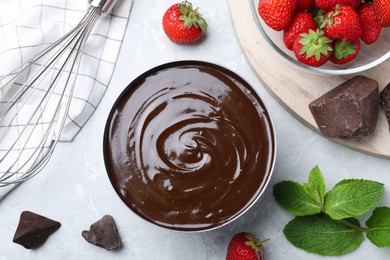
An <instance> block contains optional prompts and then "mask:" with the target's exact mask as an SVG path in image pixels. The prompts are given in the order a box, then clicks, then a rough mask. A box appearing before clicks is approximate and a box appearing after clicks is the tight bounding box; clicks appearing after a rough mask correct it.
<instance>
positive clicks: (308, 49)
mask: <svg viewBox="0 0 390 260" xmlns="http://www.w3.org/2000/svg"><path fill="white" fill-rule="evenodd" d="M300 37H301V38H300V40H299V42H300V43H301V44H302V48H301V49H300V50H299V54H300V55H302V54H306V58H307V59H308V58H310V57H312V56H315V58H316V60H317V61H319V60H320V59H321V54H323V55H325V56H327V55H328V53H329V52H330V51H332V47H331V46H330V45H329V43H330V42H332V41H331V40H330V39H329V38H327V37H325V36H324V31H322V30H320V29H317V30H316V31H313V30H311V29H310V30H309V33H302V34H300Z"/></svg>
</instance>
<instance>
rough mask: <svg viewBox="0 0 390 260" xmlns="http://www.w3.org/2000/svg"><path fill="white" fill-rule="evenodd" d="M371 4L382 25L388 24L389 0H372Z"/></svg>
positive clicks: (386, 25) (389, 19) (389, 14)
mask: <svg viewBox="0 0 390 260" xmlns="http://www.w3.org/2000/svg"><path fill="white" fill-rule="evenodd" d="M372 6H373V7H374V9H375V12H376V13H377V17H378V21H379V23H380V24H381V25H382V27H389V26H390V0H373V1H372Z"/></svg>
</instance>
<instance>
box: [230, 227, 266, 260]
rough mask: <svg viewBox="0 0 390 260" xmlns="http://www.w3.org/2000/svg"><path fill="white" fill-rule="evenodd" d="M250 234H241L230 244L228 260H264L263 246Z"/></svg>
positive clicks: (261, 242)
mask: <svg viewBox="0 0 390 260" xmlns="http://www.w3.org/2000/svg"><path fill="white" fill-rule="evenodd" d="M266 241H267V240H264V241H259V240H258V239H257V238H256V237H255V236H254V235H252V234H250V233H239V234H237V235H235V236H234V237H233V238H232V240H231V241H230V243H229V246H228V249H227V255H226V260H261V259H263V248H262V244H263V243H264V242H266Z"/></svg>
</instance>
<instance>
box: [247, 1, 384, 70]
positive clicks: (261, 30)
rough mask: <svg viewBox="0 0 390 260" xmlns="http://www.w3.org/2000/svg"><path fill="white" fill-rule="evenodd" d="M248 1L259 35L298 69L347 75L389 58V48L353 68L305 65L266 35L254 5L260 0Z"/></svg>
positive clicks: (369, 67) (371, 66)
mask: <svg viewBox="0 0 390 260" xmlns="http://www.w3.org/2000/svg"><path fill="white" fill-rule="evenodd" d="M248 1H249V5H250V8H251V13H252V16H253V20H254V21H255V23H256V27H257V29H258V30H259V31H260V33H261V35H262V36H263V37H264V38H265V40H266V41H267V42H268V43H269V44H270V45H271V46H272V48H274V49H275V50H276V52H277V53H278V54H279V55H281V56H282V57H284V58H285V59H287V60H288V61H290V62H291V63H292V64H294V65H295V66H297V67H299V68H300V69H304V70H306V71H310V72H315V73H317V74H325V75H332V76H340V75H349V74H356V73H360V72H363V71H366V70H368V69H371V68H373V67H375V66H377V65H379V64H381V63H382V62H384V61H386V60H387V59H389V58H390V49H389V50H388V51H387V52H386V53H385V54H384V55H382V56H381V57H379V58H377V59H375V60H373V61H371V62H369V63H367V64H364V65H360V66H357V67H353V68H347V69H339V70H332V69H323V68H321V67H312V66H309V65H306V64H304V63H301V62H299V61H297V60H296V59H294V58H292V57H291V56H289V55H287V54H286V53H285V52H284V51H283V50H281V49H280V48H279V47H278V46H277V45H276V44H275V43H274V42H273V41H272V39H271V38H270V37H269V36H268V34H267V33H266V32H265V30H264V28H263V26H262V25H261V22H260V19H259V15H258V12H257V8H256V6H255V1H260V0H248Z"/></svg>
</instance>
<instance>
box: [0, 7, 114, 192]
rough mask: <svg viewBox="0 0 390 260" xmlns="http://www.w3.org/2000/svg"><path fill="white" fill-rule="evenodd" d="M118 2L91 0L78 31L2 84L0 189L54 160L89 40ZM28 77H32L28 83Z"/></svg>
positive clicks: (36, 171) (25, 178)
mask: <svg viewBox="0 0 390 260" xmlns="http://www.w3.org/2000/svg"><path fill="white" fill-rule="evenodd" d="M117 1H118V0H89V4H90V8H89V10H88V12H87V13H86V14H85V16H84V17H83V18H82V20H81V21H80V22H79V24H78V25H77V26H76V27H75V28H73V29H72V30H71V31H70V32H68V33H67V34H66V35H64V36H63V37H62V38H61V39H59V40H58V41H56V42H55V43H54V44H52V45H50V46H49V47H47V48H46V49H44V50H43V51H41V52H40V53H39V54H38V55H36V56H35V57H34V58H33V59H32V60H30V61H28V62H26V63H25V64H23V65H21V66H20V67H18V68H17V69H16V70H14V71H13V72H12V73H10V74H9V75H7V76H5V77H2V78H0V91H2V92H3V93H5V94H3V99H2V100H1V102H0V143H1V145H0V188H1V187H5V186H10V188H12V187H13V186H14V185H17V184H18V183H21V182H23V181H25V180H27V179H29V178H31V177H33V176H34V175H36V174H37V173H38V172H39V171H40V170H41V169H42V168H43V167H44V166H45V164H46V163H47V162H48V160H49V159H50V157H51V155H52V153H53V150H54V147H55V146H56V144H57V142H58V140H59V137H60V135H61V132H62V129H63V128H64V125H65V121H66V117H67V114H68V111H69V107H70V104H71V100H72V95H73V92H74V88H75V85H76V80H77V74H78V71H79V68H80V63H81V57H82V53H83V50H84V46H85V44H86V41H87V38H88V36H89V34H90V32H91V30H92V28H93V26H94V25H95V23H96V22H97V20H98V19H99V17H100V16H102V15H105V14H107V13H109V12H110V11H111V9H112V8H113V6H114V5H115V4H116V2H117ZM27 73H28V74H29V75H31V76H29V77H28V78H26V79H24V78H23V77H26V76H25V75H26V74H27ZM15 80H18V81H19V82H21V81H23V82H24V83H23V84H17V83H15ZM7 188H8V187H7ZM0 199H1V194H0Z"/></svg>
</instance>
